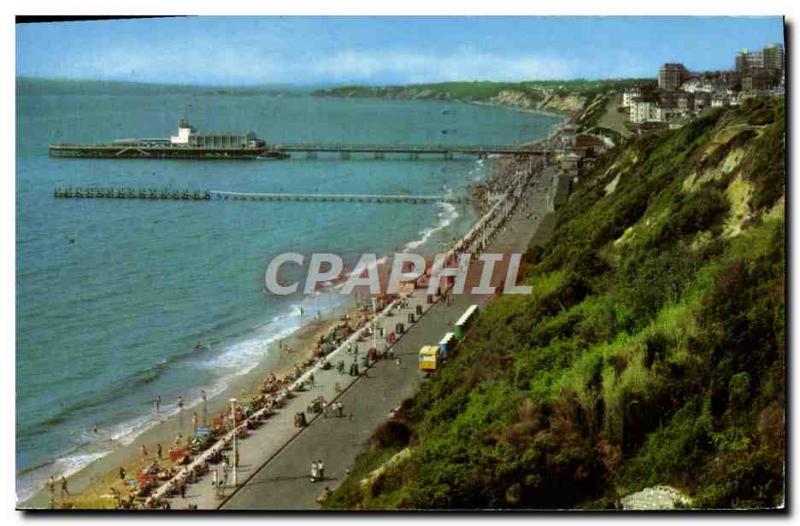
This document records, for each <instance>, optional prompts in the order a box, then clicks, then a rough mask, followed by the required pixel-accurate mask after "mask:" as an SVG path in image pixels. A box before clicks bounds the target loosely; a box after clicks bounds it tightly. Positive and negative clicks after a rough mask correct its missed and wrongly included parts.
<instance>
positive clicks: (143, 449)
mask: <svg viewBox="0 0 800 526" xmlns="http://www.w3.org/2000/svg"><path fill="white" fill-rule="evenodd" d="M141 451H142V458H147V448H146V447H145V445H144V444H142V449H141Z"/></svg>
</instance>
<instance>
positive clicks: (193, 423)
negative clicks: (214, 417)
mask: <svg viewBox="0 0 800 526" xmlns="http://www.w3.org/2000/svg"><path fill="white" fill-rule="evenodd" d="M192 431H193V432H195V433H197V412H196V411H195V412H194V413H192Z"/></svg>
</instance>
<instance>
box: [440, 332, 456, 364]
mask: <svg viewBox="0 0 800 526" xmlns="http://www.w3.org/2000/svg"><path fill="white" fill-rule="evenodd" d="M454 338H455V334H454V333H452V332H448V333H447V334H445V335H444V337H443V338H442V340H441V341H440V342H439V352H440V353H441V354H442V358H447V354H448V353H449V352H450V351H451V350H452V348H453V345H454V344H455V342H454Z"/></svg>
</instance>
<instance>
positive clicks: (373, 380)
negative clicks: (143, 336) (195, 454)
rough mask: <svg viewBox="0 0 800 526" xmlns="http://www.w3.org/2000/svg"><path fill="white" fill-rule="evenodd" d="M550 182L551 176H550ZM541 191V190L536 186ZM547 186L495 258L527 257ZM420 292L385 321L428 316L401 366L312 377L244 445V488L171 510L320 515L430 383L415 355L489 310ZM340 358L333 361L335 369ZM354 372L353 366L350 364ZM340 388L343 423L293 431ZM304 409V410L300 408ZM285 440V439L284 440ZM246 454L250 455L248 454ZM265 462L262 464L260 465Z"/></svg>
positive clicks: (499, 241) (527, 202) (496, 243)
mask: <svg viewBox="0 0 800 526" xmlns="http://www.w3.org/2000/svg"><path fill="white" fill-rule="evenodd" d="M549 175H551V169H548V170H546V174H545V176H546V177H547V176H549ZM537 186H538V187H539V188H540V189H539V190H537V189H536V187H537ZM547 187H548V185H546V184H545V185H531V187H530V188H529V190H528V191H527V193H526V195H525V196H524V197H523V198H522V200H521V203H520V206H518V207H517V209H516V212H515V213H514V214H513V216H512V218H511V220H510V221H509V223H508V224H507V225H506V226H505V227H504V229H503V230H502V231H501V232H499V233H498V235H497V236H496V237H495V238H494V240H493V241H492V242H491V243H490V245H489V246H488V247H487V251H491V252H524V251H525V250H526V249H527V246H528V242H529V240H530V237H531V236H532V234H533V232H534V231H535V229H536V226H537V224H538V222H539V221H540V219H541V217H542V216H543V215H544V212H545V209H546V203H547V197H546V195H545V193H544V192H543V191H542V189H544V188H547ZM479 274H480V273H479V272H470V274H469V275H470V276H471V277H472V282H470V281H468V283H467V288H466V290H467V291H468V290H470V289H471V287H472V286H474V285H476V284H477V280H478V277H479ZM495 276H496V278H495V279H494V280H493V283H494V284H499V283H500V281H502V278H503V277H504V271H503V272H496V273H495ZM424 298H425V296H424V294H423V291H420V290H418V291H417V292H416V293H415V294H414V295H413V296H412V297H411V301H410V302H409V306H408V308H405V309H400V310H399V311H398V312H397V313H396V314H395V316H392V317H391V318H388V319H384V320H383V321H382V322H383V323H384V326H385V323H386V322H388V323H394V322H396V321H402V322H406V321H407V319H406V318H407V313H408V312H413V311H414V310H415V308H416V305H423V308H425V309H426V311H425V314H424V316H423V317H422V319H421V320H420V321H419V322H417V323H415V324H414V325H413V326H412V327H411V328H410V330H409V331H408V333H407V334H405V335H404V336H403V337H402V338H401V339H400V340H399V341H398V342H397V343H396V344H395V346H394V349H395V354H396V356H399V357H400V359H401V361H400V364H399V365H398V364H397V363H396V362H395V361H391V360H380V361H378V362H377V363H376V364H375V365H374V366H373V367H371V368H370V369H369V371H368V374H367V375H366V376H364V377H359V378H357V379H355V380H353V379H352V378H351V377H349V376H347V375H346V374H345V375H340V374H339V373H338V372H337V371H336V370H335V369H331V370H328V371H317V372H315V380H316V381H315V387H313V388H311V389H310V390H309V391H306V392H303V393H299V396H298V397H297V399H295V400H293V401H292V403H291V404H290V405H288V406H287V407H286V408H284V409H283V410H282V411H281V414H278V415H275V416H274V417H273V418H272V419H271V420H270V421H269V422H268V423H267V424H266V425H265V426H264V427H263V428H262V429H260V430H259V431H258V432H257V433H258V434H256V435H254V436H252V437H250V438H248V439H247V440H245V441H243V442H242V445H243V446H245V447H244V448H242V452H241V472H240V479H239V482H240V486H241V487H240V489H239V490H238V491H236V492H235V493H233V494H232V495H226V496H225V498H224V499H215V498H214V497H213V491H212V488H211V483H210V479H209V477H206V479H209V480H208V481H206V480H205V479H204V481H202V482H201V483H199V484H195V485H192V486H190V487H189V491H188V492H187V498H186V499H172V507H173V509H175V508H182V507H186V506H187V505H188V504H189V503H194V504H197V506H198V508H208V507H212V506H211V505H212V504H216V505H217V506H221V507H222V508H223V509H229V510H245V509H270V510H296V509H314V508H317V507H318V505H317V504H316V498H317V497H318V496H319V494H320V493H321V492H322V490H323V489H324V488H325V487H326V486H328V487H330V488H331V489H335V487H336V486H337V484H338V483H340V482H341V481H342V480H343V478H344V477H345V475H346V470H347V469H348V468H349V467H350V466H352V465H353V463H354V461H355V458H356V456H357V455H358V454H359V453H360V452H361V451H363V450H364V449H365V447H366V446H367V444H368V441H369V438H370V436H371V435H372V433H373V431H374V429H375V428H376V426H377V425H378V424H379V423H380V422H382V421H384V420H385V419H387V418H388V413H389V411H390V410H391V409H392V408H395V407H397V406H399V405H400V404H401V403H402V401H403V400H405V399H406V398H409V397H411V396H412V395H413V394H414V393H415V392H416V391H417V389H418V388H419V386H420V384H421V382H423V381H425V380H424V379H423V375H422V374H421V373H420V372H419V371H418V369H417V353H418V351H419V348H420V347H421V346H422V345H426V344H436V343H437V342H438V341H439V340H440V339H441V337H442V336H443V335H444V333H445V332H448V331H449V330H451V328H452V326H453V324H454V323H455V321H456V320H457V319H458V318H459V317H460V316H461V314H462V313H463V312H464V310H466V308H467V307H468V306H469V305H471V304H474V303H477V304H479V305H481V306H484V305H485V304H486V303H487V302H488V301H489V299H490V297H487V296H476V295H471V294H462V295H456V296H453V302H452V303H451V304H450V305H446V304H445V303H444V302H439V303H436V304H434V305H433V306H430V305H425V299H424ZM370 345H371V342H369V341H367V342H363V343H361V344H359V354H361V353H365V352H366V350H367V348H368V347H369V346H370ZM338 359H339V358H338V357H332V358H331V359H330V360H331V362H332V363H335V362H336V361H337V360H338ZM346 363H347V364H348V365H349V363H350V362H349V361H346ZM337 382H339V383H340V384H341V385H343V386H344V385H347V388H346V390H345V391H344V392H343V393H342V394H341V395H340V396H339V398H337V400H338V401H340V402H342V404H343V406H344V415H345V416H344V417H333V416H332V417H327V418H324V417H317V418H316V419H314V420H313V421H311V422H310V423H309V425H308V426H307V427H306V428H305V429H303V430H302V431H298V430H296V429H294V428H293V427H292V419H293V415H294V411H295V409H296V408H303V407H305V404H306V403H307V401H310V400H311V399H312V398H314V397H316V396H319V395H322V396H325V398H326V399H328V400H330V399H331V398H332V397H333V395H334V394H335V391H334V386H335V384H336V383H337ZM297 410H299V409H297ZM287 436H288V439H287V438H286V437H287ZM245 448H246V449H245ZM259 459H262V460H259ZM312 460H322V461H323V462H324V463H325V480H324V481H321V482H317V483H311V482H310V480H309V478H310V467H311V462H312Z"/></svg>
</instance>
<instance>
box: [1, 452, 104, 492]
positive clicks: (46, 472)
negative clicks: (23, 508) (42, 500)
mask: <svg viewBox="0 0 800 526" xmlns="http://www.w3.org/2000/svg"><path fill="white" fill-rule="evenodd" d="M109 453H110V451H97V452H93V453H75V454H68V455H65V456H62V457H60V458H58V459H56V460H53V461H51V462H44V463H42V464H39V465H37V466H32V467H30V468H28V469H26V470H23V471H21V472H20V473H18V474H17V480H16V492H17V502H18V503H22V502H25V501H26V500H28V499H30V498H31V497H33V496H34V495H36V492H38V491H39V489H40V488H41V487H43V486H44V485H45V483H46V482H47V479H49V478H50V477H61V476H64V477H69V476H71V475H73V474H75V473H77V472H78V471H80V470H81V469H83V468H84V467H86V466H88V465H89V464H91V463H92V462H94V461H95V460H98V459H100V458H102V457H104V456H106V455H107V454H109Z"/></svg>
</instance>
